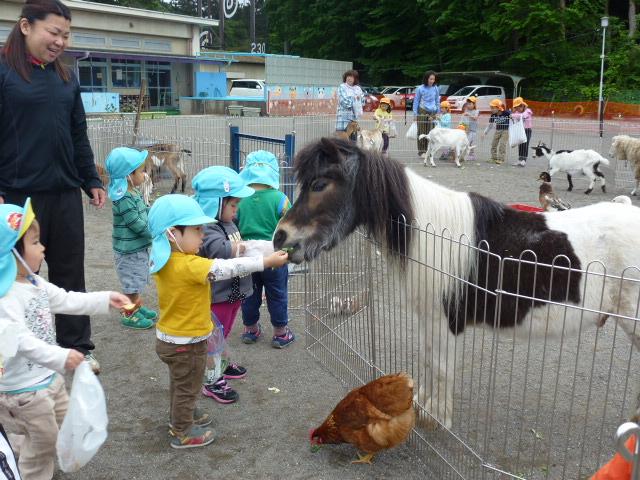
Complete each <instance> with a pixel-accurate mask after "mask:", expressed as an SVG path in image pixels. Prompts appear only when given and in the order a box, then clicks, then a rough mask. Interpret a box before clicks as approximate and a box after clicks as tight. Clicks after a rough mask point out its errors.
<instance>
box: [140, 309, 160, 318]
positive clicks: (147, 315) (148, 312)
mask: <svg viewBox="0 0 640 480" xmlns="http://www.w3.org/2000/svg"><path fill="white" fill-rule="evenodd" d="M138 313H140V314H141V315H142V316H143V317H145V318H148V319H149V320H155V319H156V318H158V313H157V312H155V311H154V310H151V309H150V308H147V307H140V309H138Z"/></svg>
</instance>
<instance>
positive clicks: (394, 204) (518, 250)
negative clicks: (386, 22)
mask: <svg viewBox="0 0 640 480" xmlns="http://www.w3.org/2000/svg"><path fill="white" fill-rule="evenodd" d="M295 169H296V173H297V179H298V186H299V195H298V197H297V199H296V202H295V203H294V205H293V207H292V208H291V209H290V210H289V211H288V213H287V214H286V216H285V218H284V219H283V220H282V221H281V222H280V225H279V228H278V230H277V231H276V233H275V235H274V245H275V247H276V248H283V247H288V248H293V251H292V252H291V253H290V259H291V261H292V262H294V263H300V262H302V261H304V260H306V261H310V260H312V259H314V258H315V257H317V256H318V255H319V254H320V252H321V251H323V250H330V249H331V248H333V247H335V246H336V245H337V244H338V243H339V242H340V241H342V240H343V239H345V237H347V236H348V235H349V234H350V233H351V232H353V231H354V230H355V229H356V228H357V227H359V226H362V227H364V228H365V229H366V230H368V232H369V233H370V234H372V235H373V236H374V237H375V238H376V240H378V241H379V242H381V243H382V244H384V245H385V246H386V247H387V250H386V252H387V253H386V255H387V259H388V260H389V262H388V265H389V266H390V267H389V268H392V269H396V272H395V273H394V272H390V273H389V278H400V279H403V280H401V284H399V285H396V288H404V289H406V291H407V292H408V296H409V299H410V302H411V303H412V308H413V310H414V312H415V314H416V315H415V318H418V319H419V322H421V328H420V329H419V330H418V331H419V332H420V333H419V334H418V335H419V337H420V338H419V343H420V346H421V348H420V349H419V350H420V352H421V358H419V362H420V365H421V366H424V368H425V370H426V371H427V372H428V374H427V376H425V378H427V380H425V381H424V382H420V381H418V383H419V384H420V383H422V384H420V385H419V389H418V393H417V394H416V402H417V403H418V404H419V405H422V406H423V407H424V408H425V409H426V410H427V411H428V412H429V413H430V414H431V415H432V416H433V417H435V418H436V419H438V420H439V421H440V422H441V423H442V424H443V425H445V426H447V427H450V426H451V425H452V408H453V385H454V381H452V378H453V374H454V373H455V372H454V371H453V369H454V366H455V365H456V362H455V351H456V349H455V348H454V347H455V345H454V344H455V340H456V336H457V335H458V334H460V333H461V332H462V331H463V330H464V329H465V327H466V326H468V325H473V324H482V323H485V324H488V326H489V327H497V328H501V329H504V328H512V329H513V328H515V332H514V333H515V334H516V336H517V337H520V338H522V337H523V336H524V338H528V335H531V332H533V333H534V334H535V333H536V332H538V333H540V334H543V335H556V336H560V335H567V334H569V332H571V331H578V329H579V327H580V325H581V322H582V321H583V320H584V321H586V322H589V324H591V325H594V326H595V325H602V324H604V322H605V321H606V320H607V318H608V317H609V316H610V315H611V316H612V317H616V320H617V321H618V322H619V324H620V325H621V327H622V328H623V329H624V330H625V331H626V332H627V333H628V335H629V336H630V337H631V340H632V342H633V344H634V345H635V346H636V348H640V328H639V329H638V333H636V330H635V323H636V319H637V317H638V312H637V303H638V299H639V298H640V297H639V295H640V292H639V291H638V287H637V284H638V282H635V280H638V279H640V274H639V272H640V271H639V270H638V269H636V268H631V269H628V268H626V267H628V266H633V265H640V248H638V240H637V238H638V237H637V234H638V232H639V231H640V208H637V207H633V206H630V205H623V204H613V203H611V202H606V203H599V204H595V205H591V206H588V207H583V208H576V209H573V210H569V211H566V212H549V213H543V214H538V213H528V212H522V211H518V210H515V209H512V208H510V207H507V206H505V205H503V204H500V203H498V202H495V201H493V200H491V199H489V198H486V197H483V196H481V195H478V194H474V193H465V192H456V191H453V190H450V189H448V188H445V187H443V186H440V185H438V184H436V183H434V182H431V181H429V180H427V179H425V178H423V177H421V176H419V175H417V174H416V173H414V172H413V171H412V170H410V169H408V168H405V167H404V166H402V165H401V164H399V163H398V162H396V161H394V160H392V159H385V158H383V157H381V156H380V155H379V154H377V153H373V152H364V151H362V150H360V149H358V148H357V147H356V146H355V145H353V144H352V143H351V142H348V141H344V140H340V139H329V138H323V139H321V140H319V141H317V142H315V143H312V144H310V145H308V146H307V147H306V148H304V149H303V150H302V151H300V152H299V153H298V155H297V157H296V160H295ZM398 218H405V219H407V221H412V222H414V223H417V224H419V225H422V226H423V227H424V226H427V225H430V228H429V231H431V232H434V234H433V235H431V236H429V235H427V233H425V232H427V231H425V230H424V229H422V230H416V229H412V228H408V227H406V225H405V224H404V223H400V222H394V221H392V220H393V219H398ZM445 229H446V230H445ZM443 230H444V231H445V232H448V233H447V234H446V235H444V237H448V239H449V241H447V240H446V238H444V237H443V236H439V235H440V233H439V232H443ZM419 235H422V236H421V237H419ZM523 252H524V253H523ZM407 258H410V259H412V261H413V260H415V261H417V262H419V263H415V264H416V265H425V267H424V268H417V269H416V268H406V262H407V260H406V259H407ZM403 259H404V260H403ZM527 259H528V261H527ZM518 260H520V261H518ZM600 262H602V263H600ZM593 265H596V266H597V265H600V266H602V265H606V272H607V274H609V275H618V276H620V275H624V276H625V278H632V279H634V282H631V283H633V284H634V285H636V286H635V288H630V287H626V286H625V287H624V288H622V287H621V286H620V284H621V281H620V279H619V278H618V279H617V280H616V279H613V280H611V279H608V277H606V276H604V275H592V273H589V272H591V269H592V266H593ZM427 268H430V271H431V272H432V273H433V272H436V271H437V272H438V274H437V275H431V274H429V275H426V274H425V269H427ZM587 269H589V272H588V271H587ZM601 271H602V269H601ZM587 277H589V279H588V280H589V281H588V282H587ZM465 285H466V286H465ZM470 285H471V286H474V287H473V288H471V287H469V286H470ZM417 286H418V287H417ZM498 289H501V291H502V292H505V293H504V294H502V295H494V294H487V292H496V291H498ZM425 297H427V298H426V299H425ZM523 298H524V300H523ZM498 299H499V300H498ZM498 303H499V305H498ZM566 304H568V305H570V307H567V306H566ZM571 306H579V307H580V308H574V307H571ZM605 312H606V313H605ZM618 315H621V316H622V317H620V316H618ZM585 324H586V323H585ZM521 334H522V335H521Z"/></svg>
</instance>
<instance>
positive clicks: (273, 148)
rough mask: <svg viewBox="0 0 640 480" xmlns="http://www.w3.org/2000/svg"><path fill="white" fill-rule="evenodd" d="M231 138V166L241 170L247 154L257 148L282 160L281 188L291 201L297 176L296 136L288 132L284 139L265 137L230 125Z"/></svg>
mask: <svg viewBox="0 0 640 480" xmlns="http://www.w3.org/2000/svg"><path fill="white" fill-rule="evenodd" d="M229 133H230V139H231V142H230V143H231V147H230V148H231V152H230V153H231V154H230V158H231V168H233V169H234V170H235V171H237V172H239V171H240V170H241V169H242V167H243V166H244V162H245V159H246V158H247V155H248V154H249V153H251V152H253V151H255V150H267V151H269V152H271V153H273V154H274V155H275V156H276V157H277V158H278V161H279V162H280V190H282V191H283V192H284V193H285V194H286V195H287V197H289V200H290V201H291V202H293V201H294V196H295V186H296V182H295V178H294V174H293V157H294V154H295V145H296V137H295V135H294V134H286V135H285V136H284V139H280V138H271V137H263V136H260V135H252V134H249V133H240V127H236V126H230V127H229Z"/></svg>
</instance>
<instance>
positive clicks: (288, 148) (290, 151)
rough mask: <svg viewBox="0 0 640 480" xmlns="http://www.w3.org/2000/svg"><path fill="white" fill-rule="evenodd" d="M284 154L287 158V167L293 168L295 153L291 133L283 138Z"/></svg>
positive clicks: (294, 137)
mask: <svg viewBox="0 0 640 480" xmlns="http://www.w3.org/2000/svg"><path fill="white" fill-rule="evenodd" d="M284 153H285V155H286V156H287V166H288V167H291V166H293V156H294V155H295V153H296V136H295V134H293V133H287V134H286V135H285V136H284Z"/></svg>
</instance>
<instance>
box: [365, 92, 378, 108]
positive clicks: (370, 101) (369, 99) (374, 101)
mask: <svg viewBox="0 0 640 480" xmlns="http://www.w3.org/2000/svg"><path fill="white" fill-rule="evenodd" d="M378 105H380V99H379V98H378V97H377V96H376V95H374V94H372V93H365V94H364V101H363V103H362V109H363V110H364V111H365V112H373V111H374V110H375V109H376V108H378Z"/></svg>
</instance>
